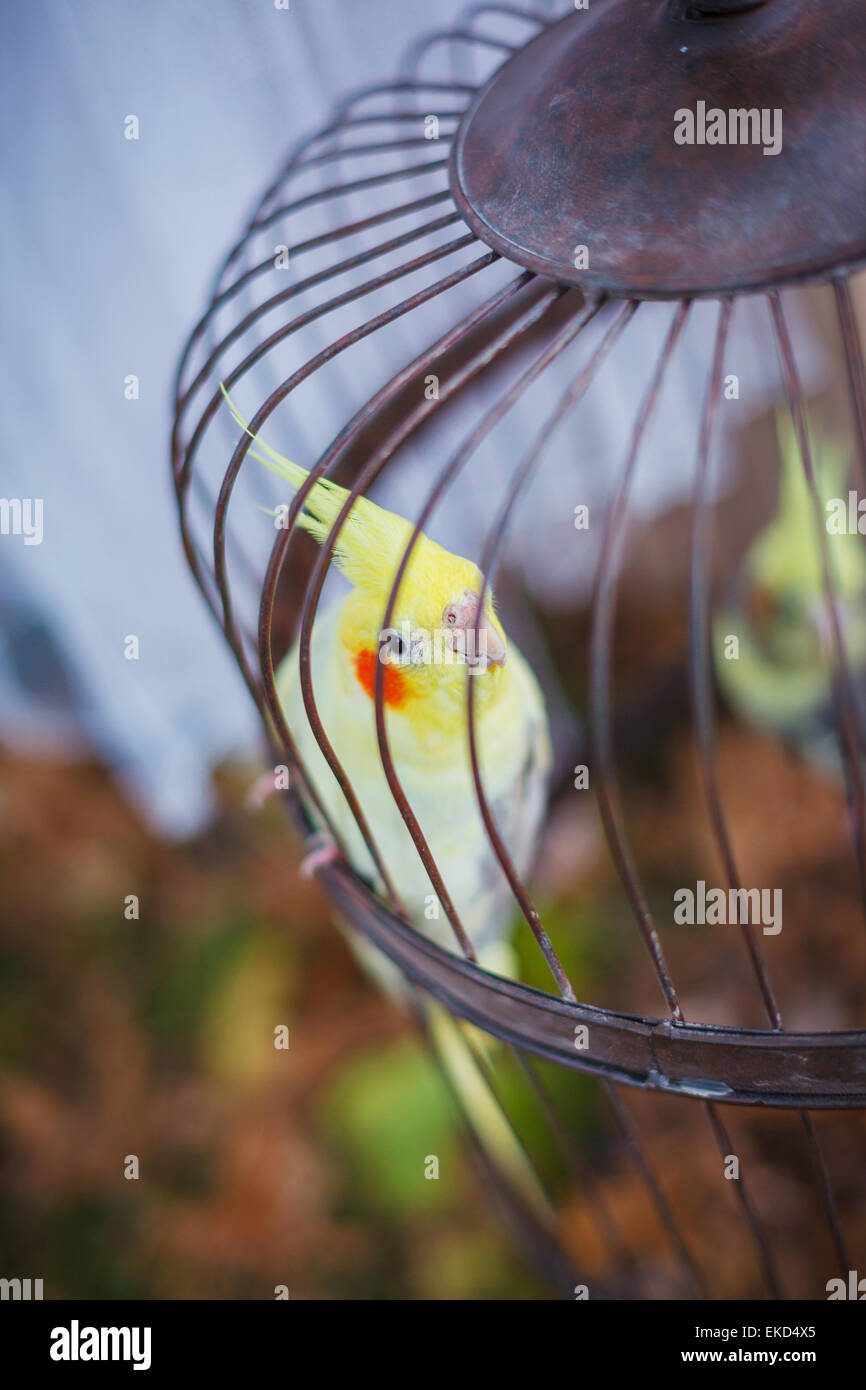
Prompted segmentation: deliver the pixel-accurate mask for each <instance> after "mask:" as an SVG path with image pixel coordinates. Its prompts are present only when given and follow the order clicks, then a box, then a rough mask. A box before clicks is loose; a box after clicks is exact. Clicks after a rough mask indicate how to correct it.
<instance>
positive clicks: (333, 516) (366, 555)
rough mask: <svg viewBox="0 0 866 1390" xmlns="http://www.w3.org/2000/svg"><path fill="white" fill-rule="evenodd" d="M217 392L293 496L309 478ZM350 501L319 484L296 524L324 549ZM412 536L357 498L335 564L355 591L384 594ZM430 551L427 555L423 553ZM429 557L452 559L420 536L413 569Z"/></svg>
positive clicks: (324, 481) (335, 487)
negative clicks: (251, 426) (254, 431)
mask: <svg viewBox="0 0 866 1390" xmlns="http://www.w3.org/2000/svg"><path fill="white" fill-rule="evenodd" d="M220 389H221V391H222V393H223V396H224V397H225V400H226V403H227V405H228V407H229V409H230V411H231V413H232V415H233V416H234V418H235V420H236V421H237V423H238V424H239V425H240V427H241V429H242V430H244V431H245V433H246V434H248V435H249V436H250V438H251V439H252V440H253V442H254V443H255V444H257V445H258V447H259V449H261V451H262V452H261V453H258V452H256V450H255V449H250V451H249V452H250V456H251V457H252V458H254V459H257V460H258V461H259V462H260V463H263V464H264V465H265V466H266V467H267V468H270V469H271V470H272V472H274V473H276V474H277V475H278V476H279V477H280V478H283V479H285V481H286V482H287V483H289V484H290V486H291V487H292V488H293V489H294V490H295V491H296V492H297V491H298V490H299V489H300V488H301V487H302V485H303V484H304V483H305V482H306V480H307V478H308V477H309V476H310V475H309V472H308V471H307V469H306V468H302V467H301V465H300V464H298V463H292V462H291V460H290V459H287V458H284V457H283V455H282V454H278V453H277V451H276V450H275V449H272V448H271V447H270V445H269V444H266V443H265V442H264V440H263V439H261V438H260V437H259V435H257V434H253V432H252V430H251V429H250V428H249V426H248V424H247V422H246V420H245V419H244V418H243V416H242V415H241V413H240V411H239V410H238V408H237V406H236V405H235V403H234V401H233V400H232V399H231V397H230V396H229V394H228V392H227V391H226V389H225V387H224V386H222V384H221V386H220ZM348 497H349V493H348V491H347V489H346V488H344V487H340V485H339V484H338V483H334V482H331V481H330V479H328V478H319V479H317V481H316V482H315V483H314V484H313V487H312V488H311V489H310V491H309V492H308V493H307V495H306V497H305V498H304V502H303V506H302V508H301V511H300V513H299V515H298V525H299V526H301V527H303V529H304V530H305V531H307V532H308V533H309V534H310V535H311V536H313V538H314V539H315V540H317V541H318V542H319V544H320V545H322V544H323V543H324V541H326V540H327V538H328V536H329V535H330V533H331V531H332V529H333V527H334V524H335V522H336V520H337V517H338V516H339V514H340V512H341V511H342V509H343V507H344V506H345V504H346V502H347V500H348ZM412 531H413V528H412V526H410V524H409V522H408V521H406V520H405V519H404V518H403V517H402V516H396V515H395V514H394V513H393V512H389V511H386V510H385V508H384V507H378V506H377V505H376V503H375V502H371V501H370V500H369V499H368V498H366V497H358V498H356V499H355V501H354V503H353V504H352V508H351V511H350V512H349V513H348V515H347V516H346V518H345V519H344V521H343V524H342V526H341V528H340V532H339V535H338V537H337V543H336V546H335V547H334V555H333V558H334V562H335V563H336V564H337V566H338V567H339V568H340V570H342V572H343V574H345V576H346V578H347V579H349V580H350V581H351V583H352V584H354V585H355V586H356V587H357V588H361V589H366V590H369V591H371V592H374V593H376V594H381V593H387V591H388V590H389V589H390V587H391V585H392V583H393V581H394V576H395V574H396V572H397V568H398V566H399V564H400V560H401V559H402V556H403V552H404V550H405V549H406V546H407V545H408V544H409V541H410V539H411V536H412ZM428 551H429V552H431V554H427V553H426V552H428ZM432 552H438V553H439V554H440V555H441V556H442V557H443V558H450V557H448V555H447V552H446V551H443V550H441V547H440V546H437V545H436V544H435V542H433V541H430V540H428V539H427V537H426V536H421V537H420V538H419V540H418V545H417V547H416V549H415V551H414V553H413V557H412V567H413V568H414V567H415V565H416V562H417V560H418V559H419V558H420V555H421V554H422V553H424V555H425V560H426V561H427V562H428V563H429V560H430V559H431V558H432ZM401 588H402V586H401Z"/></svg>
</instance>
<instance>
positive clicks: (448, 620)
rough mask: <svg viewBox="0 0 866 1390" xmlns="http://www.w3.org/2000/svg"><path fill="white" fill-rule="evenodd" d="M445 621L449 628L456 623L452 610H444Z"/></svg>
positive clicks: (455, 616)
mask: <svg viewBox="0 0 866 1390" xmlns="http://www.w3.org/2000/svg"><path fill="white" fill-rule="evenodd" d="M445 621H446V623H447V624H448V626H449V627H453V626H454V624H455V623H456V621H457V614H456V612H455V611H454V609H453V608H446V609H445Z"/></svg>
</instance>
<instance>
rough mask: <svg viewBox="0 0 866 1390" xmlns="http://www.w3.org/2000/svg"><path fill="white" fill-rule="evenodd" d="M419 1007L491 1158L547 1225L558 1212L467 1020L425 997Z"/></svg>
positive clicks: (457, 1094) (457, 1097)
mask: <svg viewBox="0 0 866 1390" xmlns="http://www.w3.org/2000/svg"><path fill="white" fill-rule="evenodd" d="M420 1008H421V1011H422V1015H423V1019H424V1023H425V1026H426V1029H427V1033H428V1036H429V1038H430V1041H431V1043H432V1045H433V1047H434V1049H435V1052H436V1055H437V1057H438V1059H439V1062H440V1065H441V1067H442V1070H443V1072H444V1074H445V1079H446V1081H447V1083H448V1086H449V1088H450V1089H451V1091H452V1093H453V1094H454V1098H455V1100H456V1101H457V1103H458V1105H459V1107H460V1109H461V1111H462V1112H463V1114H464V1117H465V1118H466V1120H467V1122H468V1123H469V1124H470V1126H471V1128H472V1130H473V1132H474V1135H475V1138H476V1139H477V1141H478V1143H479V1144H480V1145H481V1147H482V1149H483V1150H484V1153H485V1155H486V1157H487V1159H488V1160H489V1161H490V1162H491V1163H493V1164H494V1165H495V1166H496V1168H497V1169H498V1171H499V1172H500V1173H501V1175H502V1176H503V1177H504V1178H505V1179H506V1180H507V1181H508V1182H509V1183H510V1185H511V1187H512V1188H513V1190H514V1191H515V1192H516V1193H517V1195H518V1196H519V1197H520V1198H521V1199H522V1200H523V1202H524V1204H525V1205H526V1206H527V1207H529V1209H530V1210H531V1211H532V1214H533V1215H534V1216H535V1217H536V1218H537V1219H538V1220H539V1221H540V1222H541V1223H542V1224H543V1225H544V1226H545V1227H550V1226H552V1225H553V1222H554V1212H553V1208H552V1206H551V1203H550V1200H549V1198H548V1197H547V1194H546V1193H545V1191H544V1188H543V1186H542V1184H541V1181H540V1180H539V1177H538V1175H537V1173H536V1171H535V1169H534V1167H533V1165H532V1162H531V1160H530V1158H529V1156H528V1154H527V1152H526V1150H525V1148H524V1147H523V1145H522V1143H521V1141H520V1140H519V1138H518V1137H517V1134H516V1133H515V1131H514V1129H513V1128H512V1126H511V1122H510V1120H509V1119H508V1117H507V1116H506V1114H505V1111H504V1110H503V1108H502V1104H501V1102H500V1101H499V1099H498V1097H497V1096H496V1094H495V1093H494V1091H493V1088H492V1087H491V1085H490V1082H489V1081H488V1079H487V1076H486V1075H485V1071H484V1068H483V1067H482V1065H481V1063H480V1061H479V1059H478V1057H477V1056H476V1054H475V1052H474V1051H473V1048H472V1046H471V1044H470V1042H469V1035H468V1029H469V1026H470V1025H468V1024H465V1023H463V1022H461V1021H459V1020H457V1019H455V1018H452V1016H451V1014H449V1013H448V1011H447V1010H446V1009H444V1008H443V1007H442V1005H441V1004H437V1003H436V1001H435V1000H433V999H430V998H429V997H424V998H423V999H422V1000H421V1003H420Z"/></svg>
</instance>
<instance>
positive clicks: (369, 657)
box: [352, 650, 412, 709]
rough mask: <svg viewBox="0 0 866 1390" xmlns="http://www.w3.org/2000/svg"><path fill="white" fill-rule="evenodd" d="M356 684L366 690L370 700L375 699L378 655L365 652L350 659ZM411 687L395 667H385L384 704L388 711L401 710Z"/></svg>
mask: <svg viewBox="0 0 866 1390" xmlns="http://www.w3.org/2000/svg"><path fill="white" fill-rule="evenodd" d="M352 664H353V665H354V667H355V675H356V676H357V678H358V684H359V685H360V686H361V687H362V688H363V689H364V690H366V692H367V694H368V695H369V697H370V699H371V700H374V699H375V698H376V667H377V665H378V664H379V658H378V654H377V653H376V652H373V651H369V650H365V651H360V652H358V653H357V654H356V655H355V656H354V657H353V658H352ZM411 693H412V691H411V687H410V685H409V682H408V680H407V679H406V677H405V676H404V675H403V673H402V671H398V670H397V668H396V667H395V666H388V665H386V666H385V692H384V694H385V704H386V705H387V706H388V708H389V709H402V707H403V706H404V705H405V703H406V701H407V700H408V699H409V697H410V695H411Z"/></svg>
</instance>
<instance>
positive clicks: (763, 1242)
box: [705, 1102, 785, 1298]
mask: <svg viewBox="0 0 866 1390" xmlns="http://www.w3.org/2000/svg"><path fill="white" fill-rule="evenodd" d="M705 1109H706V1114H707V1118H708V1120H709V1122H710V1128H711V1129H712V1131H713V1135H714V1136H715V1140H716V1144H717V1145H718V1149H719V1153H720V1154H721V1157H722V1160H723V1161H724V1160H725V1159H727V1158H728V1156H729V1155H730V1154H731V1153H733V1147H732V1144H731V1138H730V1135H729V1134H728V1131H727V1130H726V1128H725V1126H724V1125H723V1124H722V1121H721V1119H720V1118H719V1116H718V1114H717V1112H716V1108H715V1106H714V1105H712V1104H710V1103H709V1102H707V1103H706V1105H705ZM734 1187H735V1188H736V1193H737V1199H738V1201H739V1202H740V1205H741V1206H742V1208H743V1211H744V1213H745V1216H746V1220H747V1222H748V1223H749V1228H750V1230H751V1232H752V1235H753V1236H754V1240H755V1246H756V1248H757V1251H758V1258H759V1260H760V1262H761V1268H762V1270H763V1274H764V1278H765V1280H766V1283H767V1288H768V1289H769V1290H770V1294H771V1296H772V1297H773V1298H784V1296H785V1295H784V1293H783V1291H782V1281H781V1279H780V1277H779V1271H778V1269H777V1268H776V1262H775V1259H774V1258H773V1255H772V1252H771V1250H770V1247H769V1244H768V1242H767V1239H766V1236H765V1235H764V1233H763V1230H762V1229H761V1223H760V1221H759V1220H758V1213H757V1211H756V1210H755V1205H754V1202H753V1201H752V1196H751V1193H750V1192H749V1189H748V1186H747V1184H746V1180H745V1178H743V1177H738V1178H737V1180H736V1182H735V1183H734Z"/></svg>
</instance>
